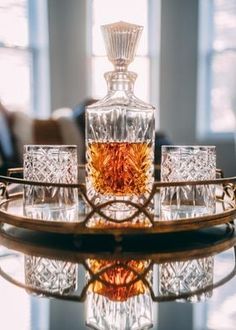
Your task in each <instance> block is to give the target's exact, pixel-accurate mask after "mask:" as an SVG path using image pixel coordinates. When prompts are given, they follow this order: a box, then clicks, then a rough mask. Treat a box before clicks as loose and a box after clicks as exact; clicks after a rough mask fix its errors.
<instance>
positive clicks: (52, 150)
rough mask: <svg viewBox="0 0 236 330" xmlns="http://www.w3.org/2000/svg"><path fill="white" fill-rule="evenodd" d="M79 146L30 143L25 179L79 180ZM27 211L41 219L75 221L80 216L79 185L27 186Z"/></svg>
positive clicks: (25, 207)
mask: <svg viewBox="0 0 236 330" xmlns="http://www.w3.org/2000/svg"><path fill="white" fill-rule="evenodd" d="M77 176H78V166H77V147H76V146H66V145H64V146H63V145H61V146H56V145H52V146H49V145H26V146H25V147H24V179H25V180H30V181H36V182H47V183H58V184H59V183H68V184H70V183H77ZM23 204H24V214H25V216H27V217H31V218H34V219H41V220H59V221H74V220H75V219H76V217H77V214H76V213H77V204H78V191H77V189H76V188H64V187H52V186H35V185H25V186H24V203H23Z"/></svg>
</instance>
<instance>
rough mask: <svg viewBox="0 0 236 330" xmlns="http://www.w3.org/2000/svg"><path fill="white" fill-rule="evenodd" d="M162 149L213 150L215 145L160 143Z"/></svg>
mask: <svg viewBox="0 0 236 330" xmlns="http://www.w3.org/2000/svg"><path fill="white" fill-rule="evenodd" d="M161 149H162V150H175V151H178V150H181V149H185V150H215V149H216V146H213V145H162V146H161Z"/></svg>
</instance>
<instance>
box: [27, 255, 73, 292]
mask: <svg viewBox="0 0 236 330" xmlns="http://www.w3.org/2000/svg"><path fill="white" fill-rule="evenodd" d="M25 284H26V285H27V286H29V287H32V288H35V289H37V290H42V291H45V293H58V294H61V295H64V294H70V293H72V292H74V291H75V290H76V287H77V265H76V264H74V263H71V262H66V261H61V260H54V259H48V258H43V257H36V256H29V255H25Z"/></svg>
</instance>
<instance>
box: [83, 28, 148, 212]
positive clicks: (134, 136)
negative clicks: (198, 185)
mask: <svg viewBox="0 0 236 330" xmlns="http://www.w3.org/2000/svg"><path fill="white" fill-rule="evenodd" d="M102 31H103V35H104V38H105V44H106V50H107V55H108V59H109V60H110V61H111V62H112V63H113V64H114V68H115V69H114V71H112V72H107V73H106V74H105V79H106V81H107V86H108V94H107V95H106V96H105V97H104V98H103V99H102V100H101V101H99V102H96V103H94V104H93V105H91V106H89V107H87V109H86V119H87V124H86V134H87V135H86V143H87V154H86V155H87V181H86V185H87V191H88V196H89V198H90V199H91V200H92V201H93V202H94V203H95V204H97V203H102V202H106V201H110V200H114V199H116V198H117V199H118V200H121V199H122V200H128V201H134V202H138V203H144V201H145V200H146V199H147V196H148V195H149V192H150V190H151V186H152V183H153V148H154V108H153V107H152V106H151V105H149V104H146V103H145V102H143V101H141V100H139V99H138V98H136V97H135V96H134V94H133V87H134V82H135V79H136V77H137V75H136V74H135V73H133V72H130V71H128V70H127V67H128V65H129V64H130V63H131V62H132V61H133V58H134V56H135V51H136V48H137V42H138V40H139V38H140V35H141V32H142V27H141V26H138V25H133V24H128V23H124V22H119V23H114V24H109V25H105V26H103V27H102ZM114 207H115V204H114V206H113V209H114ZM123 207H124V206H123ZM117 208H119V209H120V205H119V206H117Z"/></svg>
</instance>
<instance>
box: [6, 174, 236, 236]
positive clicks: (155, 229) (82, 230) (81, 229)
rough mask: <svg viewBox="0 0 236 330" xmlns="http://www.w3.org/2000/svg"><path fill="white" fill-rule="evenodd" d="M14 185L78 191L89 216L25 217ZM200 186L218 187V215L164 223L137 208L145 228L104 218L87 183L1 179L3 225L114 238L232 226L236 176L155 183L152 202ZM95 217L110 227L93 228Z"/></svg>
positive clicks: (19, 193)
mask: <svg viewBox="0 0 236 330" xmlns="http://www.w3.org/2000/svg"><path fill="white" fill-rule="evenodd" d="M12 184H14V185H18V186H19V187H21V190H22V187H23V185H25V184H27V185H42V186H49V185H50V186H58V187H73V188H77V189H78V192H79V196H80V198H81V200H83V201H85V202H89V206H90V211H89V212H88V213H84V214H80V215H79V218H78V220H76V221H54V220H53V221H50V220H40V219H35V218H31V217H27V216H25V215H24V208H23V192H22V191H21V192H17V193H10V191H12V190H11V189H9V187H11V185H12ZM200 184H202V185H203V184H204V185H209V184H214V185H215V186H216V187H217V195H216V211H215V213H213V214H207V215H203V216H197V217H191V218H185V219H178V220H163V219H160V218H159V217H158V216H157V215H155V216H152V215H150V214H149V212H148V210H147V208H146V205H142V206H141V205H137V211H136V215H137V214H142V215H144V216H145V217H146V218H147V222H146V226H137V225H135V224H133V223H132V219H133V217H131V219H126V220H123V221H121V222H119V224H117V222H116V221H115V220H114V219H109V218H108V217H107V216H106V215H104V212H103V210H102V207H101V206H95V205H93V204H92V203H91V202H90V201H89V199H88V196H87V195H86V189H85V185H84V184H52V183H50V184H48V183H42V182H29V181H26V180H23V179H19V178H13V177H3V176H1V177H0V185H1V186H0V188H1V192H2V200H1V202H0V222H1V223H2V224H9V225H13V226H16V227H20V228H25V229H30V230H34V231H40V232H51V233H61V234H76V235H86V234H88V235H114V236H115V237H120V236H125V235H133V234H157V233H171V232H182V231H191V230H199V229H201V228H209V227H213V226H216V225H222V224H230V223H231V225H232V224H233V221H234V220H235V219H236V177H231V178H224V179H222V178H220V179H215V180H207V181H194V182H193V181H189V182H171V183H163V182H155V183H154V185H153V189H152V192H151V194H150V197H149V201H150V200H151V199H153V198H154V196H155V195H156V194H158V193H159V191H160V189H161V188H164V187H169V186H184V185H200ZM94 215H98V216H101V217H105V219H106V220H108V222H109V223H110V225H108V226H105V227H103V226H101V227H96V228H93V227H92V228H91V226H88V223H89V221H90V220H91V218H92V217H93V216H94Z"/></svg>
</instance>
